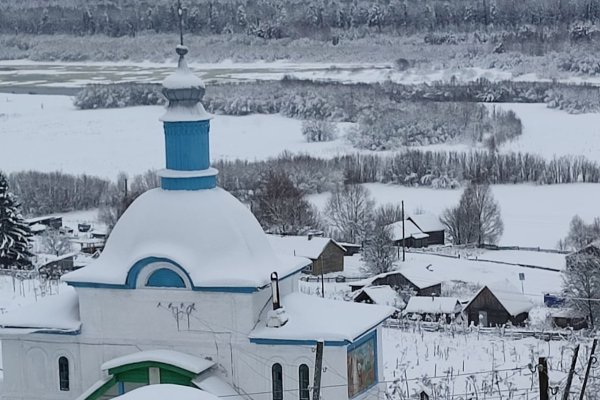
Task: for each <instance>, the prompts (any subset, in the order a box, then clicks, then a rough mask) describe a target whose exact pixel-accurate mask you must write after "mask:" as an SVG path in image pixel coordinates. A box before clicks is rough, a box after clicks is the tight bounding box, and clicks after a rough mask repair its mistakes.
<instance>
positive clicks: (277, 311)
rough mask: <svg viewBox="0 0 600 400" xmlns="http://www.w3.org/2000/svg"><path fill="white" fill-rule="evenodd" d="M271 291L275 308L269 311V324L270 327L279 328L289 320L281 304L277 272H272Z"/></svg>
mask: <svg viewBox="0 0 600 400" xmlns="http://www.w3.org/2000/svg"><path fill="white" fill-rule="evenodd" d="M271 291H272V294H273V296H272V298H273V309H272V310H269V311H268V312H267V326H268V327H269V328H279V327H281V326H283V325H285V323H286V322H287V321H288V316H287V314H286V312H285V309H284V308H283V307H282V306H281V298H280V297H279V276H278V275H277V272H273V273H272V274H271Z"/></svg>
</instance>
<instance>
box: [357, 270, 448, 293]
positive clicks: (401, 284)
mask: <svg viewBox="0 0 600 400" xmlns="http://www.w3.org/2000/svg"><path fill="white" fill-rule="evenodd" d="M381 285H387V286H390V287H392V288H393V289H394V290H396V291H397V292H399V291H404V292H405V293H406V292H410V291H412V292H413V293H414V295H416V296H440V295H441V294H442V283H441V282H431V281H422V280H419V279H415V278H413V279H412V280H411V279H409V278H407V277H406V276H405V275H404V274H403V273H401V272H400V271H391V272H386V273H383V274H379V275H375V276H373V277H371V278H368V279H363V280H361V281H356V282H353V283H351V284H350V288H351V289H352V291H356V290H360V289H362V288H363V287H367V286H381ZM407 297H408V296H407Z"/></svg>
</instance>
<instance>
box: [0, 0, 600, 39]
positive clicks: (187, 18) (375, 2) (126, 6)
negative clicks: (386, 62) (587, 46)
mask: <svg viewBox="0 0 600 400" xmlns="http://www.w3.org/2000/svg"><path fill="white" fill-rule="evenodd" d="M182 3H183V6H184V14H183V18H184V23H185V26H186V30H188V31H190V32H192V33H196V34H231V33H243V34H248V35H252V36H257V37H260V38H265V39H281V38H284V37H294V38H297V37H323V38H327V39H331V40H334V41H335V40H336V39H335V38H336V37H337V35H338V34H339V33H340V32H341V33H344V32H350V33H352V34H353V35H361V34H362V35H364V33H365V31H366V30H372V31H374V32H390V33H394V34H406V33H414V32H424V33H431V32H439V31H448V32H459V33H460V32H474V31H481V32H489V31H495V32H503V34H502V35H500V38H501V39H505V40H506V38H510V37H511V36H515V35H519V34H520V35H521V36H526V38H530V37H532V36H536V35H540V34H541V32H544V31H546V32H547V31H548V30H550V31H552V32H555V31H558V32H561V33H562V34H563V35H564V37H565V38H568V39H570V40H590V39H593V38H595V37H596V36H597V28H596V25H595V23H596V22H598V21H599V20H600V2H599V1H598V0H524V1H514V0H454V1H447V0H427V1H423V0H359V1H346V0H327V1H326V0H308V1H303V2H297V1H293V0H283V1H280V0H237V1H236V0H231V1H215V0H206V1H201V2H189V1H183V2H182ZM177 27H178V24H177V10H176V5H175V2H172V1H168V0H158V1H152V2H145V1H138V0H120V1H115V0H111V1H103V2H95V3H93V4H92V3H90V2H84V1H81V0H62V1H55V2H50V3H43V4H40V2H39V1H35V0H28V1H19V2H13V1H6V0H5V1H2V2H0V32H6V33H36V34H37V33H44V34H53V33H69V34H75V35H85V34H98V33H101V34H105V35H109V36H125V35H130V36H134V35H136V34H137V33H139V32H142V31H153V32H174V31H176V30H177ZM519 32H523V33H519ZM487 36H489V35H488V34H483V37H482V38H481V39H479V40H486V39H487ZM461 40H462V37H461V36H460V35H456V36H452V35H449V36H448V37H443V38H439V37H436V36H432V37H430V38H429V41H430V42H431V43H451V44H452V43H456V42H459V41H461ZM519 40H521V39H519Z"/></svg>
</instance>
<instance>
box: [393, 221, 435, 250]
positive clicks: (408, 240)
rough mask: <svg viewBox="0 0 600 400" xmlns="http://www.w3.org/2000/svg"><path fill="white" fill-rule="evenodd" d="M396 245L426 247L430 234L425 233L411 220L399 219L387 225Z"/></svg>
mask: <svg viewBox="0 0 600 400" xmlns="http://www.w3.org/2000/svg"><path fill="white" fill-rule="evenodd" d="M387 227H388V228H389V230H390V234H391V236H392V241H393V242H394V245H395V246H402V243H403V242H404V246H406V247H413V248H419V247H426V246H427V243H428V242H427V240H428V238H429V235H428V234H426V233H424V232H423V231H421V230H420V229H419V227H418V226H417V225H415V224H414V223H413V222H412V221H410V220H405V221H397V222H394V223H393V224H389V225H388V226H387Z"/></svg>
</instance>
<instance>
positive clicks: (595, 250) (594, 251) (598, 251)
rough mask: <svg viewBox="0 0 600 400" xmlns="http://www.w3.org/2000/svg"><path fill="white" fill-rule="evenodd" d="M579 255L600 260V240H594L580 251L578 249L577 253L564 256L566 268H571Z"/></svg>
mask: <svg viewBox="0 0 600 400" xmlns="http://www.w3.org/2000/svg"><path fill="white" fill-rule="evenodd" d="M580 255H587V256H590V257H595V258H599V259H600V240H596V241H594V242H592V243H590V244H588V245H587V246H585V247H582V248H581V249H579V250H577V251H574V252H572V253H569V254H567V255H566V256H565V259H566V263H567V268H570V267H572V266H573V264H574V263H575V262H576V258H577V256H580Z"/></svg>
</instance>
